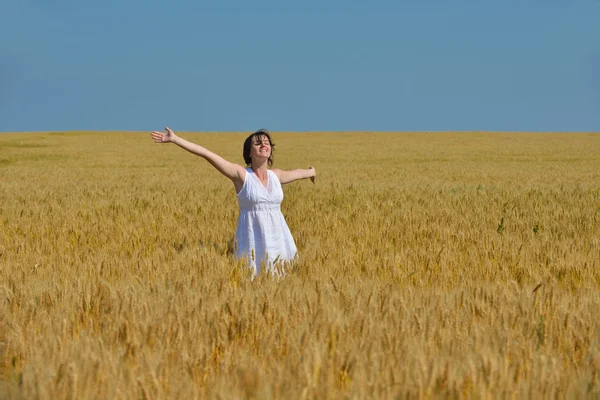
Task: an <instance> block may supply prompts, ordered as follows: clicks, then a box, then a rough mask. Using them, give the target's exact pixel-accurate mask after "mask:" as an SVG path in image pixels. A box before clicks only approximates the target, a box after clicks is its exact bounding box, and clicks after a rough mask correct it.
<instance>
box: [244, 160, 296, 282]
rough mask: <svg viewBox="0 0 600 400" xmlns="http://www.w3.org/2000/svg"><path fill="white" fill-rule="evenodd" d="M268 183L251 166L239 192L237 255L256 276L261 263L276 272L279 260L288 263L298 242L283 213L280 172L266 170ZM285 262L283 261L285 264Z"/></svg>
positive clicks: (268, 269)
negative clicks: (265, 183) (264, 183)
mask: <svg viewBox="0 0 600 400" xmlns="http://www.w3.org/2000/svg"><path fill="white" fill-rule="evenodd" d="M267 177H268V181H267V186H266V187H265V185H263V183H262V182H261V181H260V179H259V178H258V176H256V174H255V173H254V171H252V168H246V179H245V180H244V184H243V186H242V188H241V190H240V191H239V193H238V194H237V198H238V203H239V205H240V216H239V217H238V221H237V228H236V230H235V246H236V250H235V254H236V256H237V257H238V258H239V259H243V260H244V259H245V260H247V261H248V266H249V267H250V268H251V269H252V270H253V272H254V275H258V274H259V273H260V269H261V266H265V267H266V269H267V271H268V272H272V273H274V274H275V275H281V274H285V270H284V269H282V271H278V270H277V269H278V268H276V266H278V265H279V262H286V261H287V262H289V261H292V260H293V259H294V257H295V256H296V253H297V250H296V243H295V242H294V238H293V237H292V234H291V232H290V229H289V228H288V226H287V223H286V222H285V218H284V217H283V214H282V213H281V207H280V206H281V202H282V201H283V189H282V188H281V183H280V182H279V179H278V178H277V175H275V173H274V172H273V171H271V170H267ZM283 264H284V263H282V265H283Z"/></svg>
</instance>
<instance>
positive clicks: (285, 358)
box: [0, 132, 600, 399]
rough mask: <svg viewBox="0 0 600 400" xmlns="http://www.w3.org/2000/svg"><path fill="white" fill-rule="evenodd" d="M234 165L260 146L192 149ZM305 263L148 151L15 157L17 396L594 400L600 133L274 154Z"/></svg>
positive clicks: (7, 230) (1, 164) (478, 136)
mask: <svg viewBox="0 0 600 400" xmlns="http://www.w3.org/2000/svg"><path fill="white" fill-rule="evenodd" d="M181 136H183V137H185V138H187V139H190V140H192V141H195V142H198V143H200V144H203V145H205V146H206V147H208V148H209V149H211V150H213V151H215V152H217V153H219V154H221V155H222V156H224V157H225V158H227V159H229V160H231V161H235V162H238V163H241V162H242V157H241V153H242V151H241V150H242V149H241V147H242V143H243V139H244V138H245V137H246V134H244V133H228V134H217V133H204V134H198V133H189V134H184V133H181ZM274 141H275V143H276V152H275V166H277V167H279V168H295V167H307V166H308V165H314V166H315V167H316V169H317V171H318V178H317V179H318V180H317V184H316V185H312V184H311V183H310V182H308V181H302V182H296V183H293V184H291V185H289V186H286V187H284V191H285V196H286V198H285V200H284V203H283V205H282V208H283V212H284V215H285V216H286V219H287V221H288V224H289V226H290V229H291V231H292V233H293V235H294V238H295V240H296V243H297V245H298V249H299V253H300V257H301V258H300V262H299V264H298V265H297V267H296V269H295V270H294V271H293V273H291V274H290V275H288V276H287V277H286V278H285V279H283V280H273V279H271V278H269V277H265V276H261V277H259V278H258V279H256V280H254V281H250V280H249V279H248V275H247V274H246V270H245V269H244V267H243V266H242V265H240V264H239V263H236V262H235V260H234V259H233V258H232V256H231V240H232V238H233V234H234V229H235V223H236V218H237V214H238V206H237V203H236V199H235V193H234V189H233V185H231V183H230V182H228V181H227V179H225V178H223V177H222V176H221V175H220V174H219V173H218V172H217V171H215V170H214V169H213V168H212V167H211V166H210V165H209V164H208V163H206V162H205V161H204V160H202V159H200V158H198V157H194V156H193V155H191V154H189V153H186V152H184V151H182V150H181V149H178V148H176V147H175V146H172V145H157V144H153V143H152V142H151V140H150V137H149V134H148V133H133V132H130V133H125V132H111V133H101V132H71V133H61V132H53V133H27V134H2V135H0V268H1V269H0V279H1V288H0V289H1V290H2V293H1V299H0V307H1V308H0V309H1V312H2V315H1V316H0V317H1V319H0V323H1V325H0V328H1V329H0V355H1V356H2V359H3V360H4V362H5V366H4V368H3V371H2V372H3V375H4V376H3V382H2V383H0V385H2V386H0V396H1V395H2V392H4V394H5V395H6V396H7V397H8V398H44V399H46V398H47V399H63V398H68V399H84V398H97V399H105V398H115V399H131V398H146V399H156V398H190V399H193V398H340V397H348V398H373V397H375V398H395V397H397V396H399V395H400V396H404V395H411V396H418V397H429V396H439V395H443V396H448V395H450V396H453V397H456V396H458V397H461V396H477V397H484V396H485V397H487V396H490V395H492V396H513V395H514V396H531V395H536V394H543V395H547V396H550V395H552V396H554V395H561V396H566V395H577V396H585V395H592V396H598V395H600V388H599V385H600V382H599V377H598V364H599V362H600V322H599V321H600V135H598V134H535V133H485V132H480V133H478V132H472V133H370V132H353V133H275V134H274Z"/></svg>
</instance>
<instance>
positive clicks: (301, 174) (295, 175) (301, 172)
mask: <svg viewBox="0 0 600 400" xmlns="http://www.w3.org/2000/svg"><path fill="white" fill-rule="evenodd" d="M273 172H275V175H277V178H279V182H281V184H282V185H284V184H286V183H291V182H294V181H297V180H300V179H306V178H310V180H311V181H312V183H315V178H316V177H317V171H316V170H315V169H314V168H313V167H308V169H293V170H290V171H285V170H283V169H276V168H273Z"/></svg>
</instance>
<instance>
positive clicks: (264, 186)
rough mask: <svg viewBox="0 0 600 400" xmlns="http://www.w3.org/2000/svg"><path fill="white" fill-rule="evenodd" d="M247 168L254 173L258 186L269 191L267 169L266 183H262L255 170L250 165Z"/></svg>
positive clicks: (269, 179) (269, 181)
mask: <svg viewBox="0 0 600 400" xmlns="http://www.w3.org/2000/svg"><path fill="white" fill-rule="evenodd" d="M248 168H249V169H250V171H251V172H252V175H254V176H255V177H256V179H257V180H258V183H260V186H262V187H263V189H265V190H266V191H267V192H268V191H269V183H271V175H270V174H269V170H267V183H266V184H264V183H262V181H261V180H260V178H259V177H258V175H256V172H254V170H253V169H252V168H251V167H248Z"/></svg>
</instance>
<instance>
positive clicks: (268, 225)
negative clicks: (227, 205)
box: [152, 127, 316, 275]
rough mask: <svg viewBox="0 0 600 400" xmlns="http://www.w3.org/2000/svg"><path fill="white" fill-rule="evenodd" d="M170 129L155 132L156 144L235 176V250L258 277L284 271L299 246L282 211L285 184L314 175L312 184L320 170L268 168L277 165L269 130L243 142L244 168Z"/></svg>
mask: <svg viewBox="0 0 600 400" xmlns="http://www.w3.org/2000/svg"><path fill="white" fill-rule="evenodd" d="M165 129H166V133H163V132H158V131H154V132H152V139H153V140H154V142H156V143H175V144H176V145H178V146H179V147H181V148H183V149H185V150H187V151H189V152H190V153H193V154H196V155H198V156H200V157H202V158H204V159H206V160H207V161H208V162H209V163H211V164H212V165H213V166H214V167H215V168H216V169H217V170H218V171H219V172H220V173H222V174H223V175H225V176H226V177H227V178H229V179H231V181H232V182H233V186H234V187H235V192H236V193H237V198H238V203H239V205H240V215H239V218H238V222H237V228H236V230H235V248H236V250H235V254H236V256H237V257H238V258H240V259H245V260H248V265H249V266H250V267H251V268H252V270H253V273H254V275H257V274H259V273H260V268H261V266H263V265H264V266H265V267H266V269H267V271H269V272H271V273H274V274H280V273H283V274H285V269H284V268H283V266H284V265H285V264H286V263H288V262H291V261H293V260H294V258H295V256H296V253H297V250H296V244H295V243H294V238H293V237H292V234H291V233H290V229H289V228H288V226H287V223H286V222H285V218H284V217H283V214H282V213H281V208H280V205H281V202H282V201H283V190H282V188H281V185H282V184H286V183H290V182H294V181H297V180H300V179H306V178H310V180H311V181H312V182H313V183H314V182H315V177H316V171H315V169H314V168H313V167H308V169H294V170H290V171H284V170H281V169H276V168H273V169H269V168H270V167H271V166H272V165H273V150H274V147H275V145H274V144H273V141H272V140H271V135H270V134H269V131H267V130H266V129H260V130H258V131H256V132H254V133H253V134H251V135H250V136H248V138H247V139H246V140H245V141H244V148H243V156H244V161H245V162H246V168H244V167H242V166H241V165H238V164H234V163H232V162H229V161H227V160H225V159H224V158H222V157H221V156H219V155H217V154H215V153H213V152H211V151H210V150H207V149H206V148H204V147H202V146H199V145H197V144H195V143H192V142H189V141H187V140H185V139H182V138H180V137H179V136H177V135H175V132H173V131H172V130H171V129H169V128H168V127H165Z"/></svg>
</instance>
